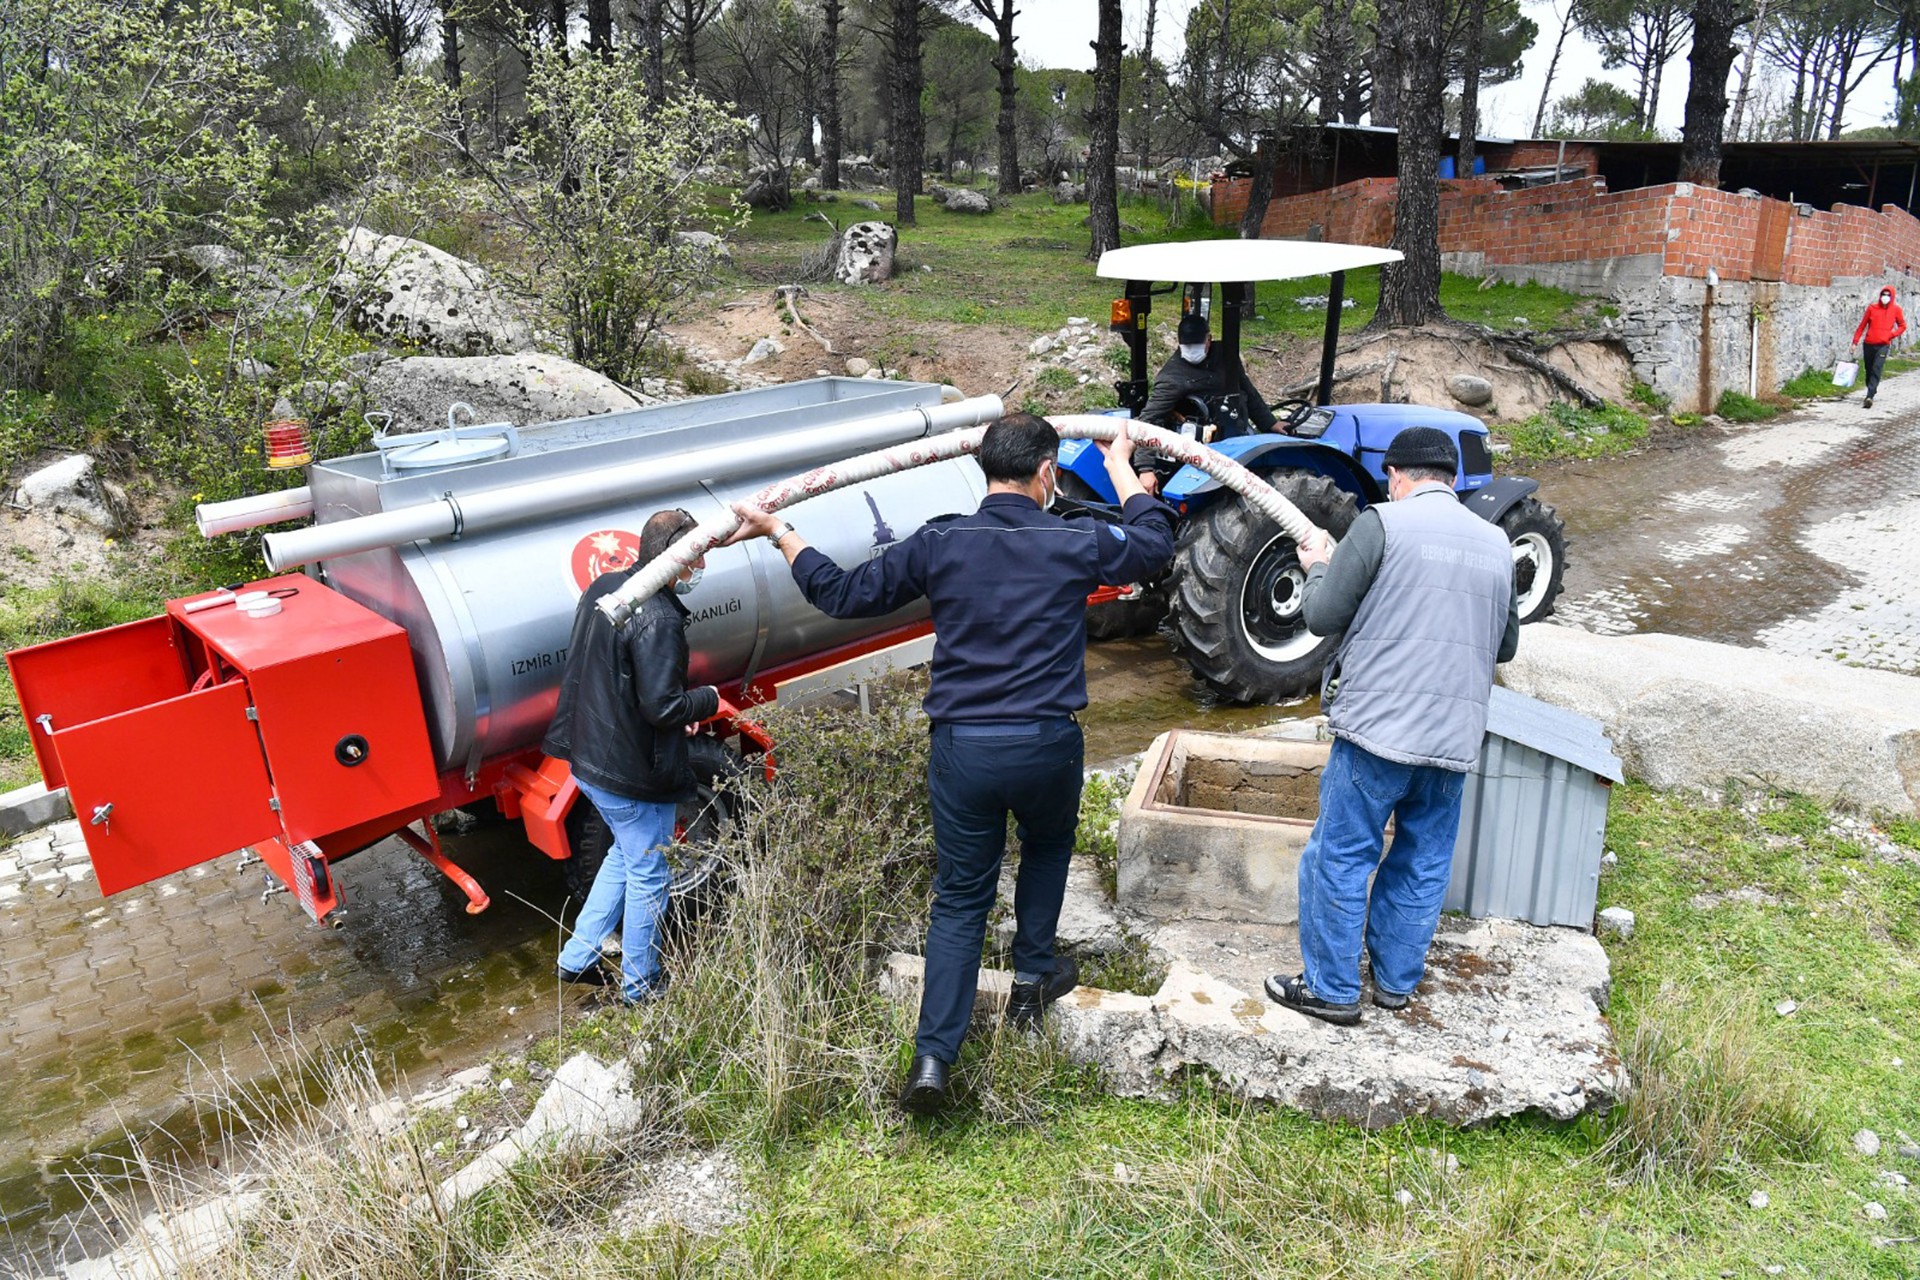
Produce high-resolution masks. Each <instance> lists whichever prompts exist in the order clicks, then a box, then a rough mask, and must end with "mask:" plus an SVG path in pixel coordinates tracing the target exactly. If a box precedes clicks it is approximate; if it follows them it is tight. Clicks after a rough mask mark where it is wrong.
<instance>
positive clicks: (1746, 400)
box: [1713, 391, 1780, 422]
mask: <svg viewBox="0 0 1920 1280" xmlns="http://www.w3.org/2000/svg"><path fill="white" fill-rule="evenodd" d="M1713 411H1714V412H1715V413H1717V414H1719V415H1720V416H1721V417H1723V418H1725V419H1726V420H1727V421H1728V422H1765V421H1766V420H1767V419H1768V418H1771V417H1773V416H1775V415H1776V414H1778V413H1779V412H1780V406H1778V405H1774V404H1768V403H1767V402H1766V401H1764V400H1756V399H1754V398H1753V397H1752V396H1750V395H1747V394H1745V393H1744V392H1740V391H1722V392H1721V393H1720V400H1719V403H1717V404H1715V405H1714V406H1713Z"/></svg>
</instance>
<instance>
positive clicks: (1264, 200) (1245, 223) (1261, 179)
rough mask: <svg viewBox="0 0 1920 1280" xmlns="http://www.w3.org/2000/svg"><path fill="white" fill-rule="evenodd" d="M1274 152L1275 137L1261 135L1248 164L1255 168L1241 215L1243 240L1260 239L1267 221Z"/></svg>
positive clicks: (1274, 161) (1271, 188)
mask: <svg viewBox="0 0 1920 1280" xmlns="http://www.w3.org/2000/svg"><path fill="white" fill-rule="evenodd" d="M1273 152H1274V146H1273V135H1272V134H1270V133H1263V134H1261V135H1260V138H1259V140H1258V141H1257V142H1255V143H1254V147H1253V158H1252V159H1251V160H1249V161H1248V162H1247V163H1249V164H1251V165H1252V166H1253V177H1252V180H1251V181H1250V182H1249V183H1248V184H1247V207H1246V209H1245V211H1243V212H1242V213H1241V215H1240V238H1241V239H1242V240H1258V239H1259V238H1260V228H1261V226H1262V224H1264V223H1265V222H1266V220H1267V206H1268V205H1270V204H1272V203H1273V169H1274V165H1275V164H1276V163H1277V161H1276V160H1275V158H1274V154H1273Z"/></svg>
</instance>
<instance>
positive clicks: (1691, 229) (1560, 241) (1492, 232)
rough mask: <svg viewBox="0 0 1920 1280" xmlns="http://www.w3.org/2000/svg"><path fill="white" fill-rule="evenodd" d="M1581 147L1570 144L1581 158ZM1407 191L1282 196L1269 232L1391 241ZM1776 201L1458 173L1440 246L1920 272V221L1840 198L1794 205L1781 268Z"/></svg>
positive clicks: (1475, 259)
mask: <svg viewBox="0 0 1920 1280" xmlns="http://www.w3.org/2000/svg"><path fill="white" fill-rule="evenodd" d="M1573 151H1574V148H1573V147H1571V146H1569V147H1568V163H1569V165H1571V164H1572V162H1573ZM1589 158H1590V157H1583V160H1584V159H1589ZM1530 162H1531V160H1530ZM1548 163H1551V159H1549V161H1548ZM1248 185H1249V183H1248V181H1247V179H1245V178H1236V179H1226V178H1218V179H1215V182H1214V204H1213V211H1214V221H1215V222H1216V223H1217V224H1221V225H1227V224H1231V223H1234V222H1238V221H1239V219H1240V216H1241V215H1242V214H1243V213H1244V212H1245V211H1246V207H1247V188H1248ZM1397 188H1398V184H1397V183H1396V182H1395V180H1394V179H1392V178H1364V179H1361V180H1360V181H1357V182H1349V183H1346V184H1344V185H1342V186H1338V187H1333V188H1330V189H1328V190H1323V191H1314V192H1308V193H1305V194H1301V195H1294V196H1287V197H1284V198H1280V199H1276V200H1274V201H1272V202H1271V203H1269V204H1268V206H1267V216H1266V220H1265V221H1264V222H1263V223H1262V224H1261V229H1260V230H1261V234H1262V235H1263V236H1266V237H1270V238H1301V237H1314V238H1318V239H1322V240H1334V241H1345V242H1348V243H1355V244H1376V245H1384V244H1386V243H1388V242H1389V241H1390V240H1391V239H1392V238H1393V203H1394V198H1395V193H1396V190H1397ZM1768 203H1773V202H1770V201H1767V200H1766V199H1765V198H1763V197H1754V196H1740V195H1734V194H1731V193H1729V192H1725V191H1715V190H1711V189H1709V188H1705V187H1696V186H1693V185H1692V184H1690V183H1668V184H1665V185H1662V186H1655V187H1639V188H1635V189H1634V190H1631V191H1620V192H1610V191H1608V190H1607V189H1606V184H1605V182H1604V181H1603V180H1601V179H1597V178H1581V179H1578V180H1576V181H1572V182H1562V183H1557V184H1554V185H1551V186H1544V187H1533V188H1529V189H1527V190H1524V191H1504V190H1501V189H1500V187H1499V185H1498V184H1497V183H1495V182H1493V181H1491V180H1489V179H1484V178H1474V179H1466V180H1458V181H1448V182H1442V183H1441V184H1440V252H1441V253H1442V254H1443V255H1447V256H1448V257H1449V258H1450V260H1451V261H1455V262H1462V261H1465V262H1472V263H1475V264H1477V265H1478V267H1479V269H1481V270H1485V271H1488V272H1492V273H1495V274H1498V275H1500V276H1502V277H1504V278H1509V279H1518V278H1536V279H1543V280H1547V281H1549V282H1560V281H1561V280H1562V279H1563V278H1570V275H1571V274H1577V275H1578V276H1579V279H1580V281H1581V282H1594V281H1601V280H1604V279H1607V278H1609V277H1608V276H1607V274H1606V273H1604V272H1595V271H1592V270H1585V269H1584V268H1589V267H1591V266H1593V265H1594V264H1603V263H1607V262H1610V261H1614V260H1619V259H1635V260H1638V261H1643V262H1645V263H1646V264H1647V266H1648V269H1649V270H1651V269H1652V267H1653V265H1654V264H1655V263H1656V262H1657V264H1658V268H1659V270H1658V274H1662V275H1668V276H1682V277H1689V278H1693V279H1701V278H1704V277H1705V276H1706V274H1707V271H1708V270H1709V269H1712V270H1714V271H1715V272H1716V273H1717V274H1718V277H1719V278H1720V279H1722V280H1725V281H1729V282H1733V281H1745V280H1750V279H1753V278H1755V266H1756V263H1757V262H1758V264H1759V265H1760V267H1761V270H1760V275H1761V277H1762V278H1767V279H1772V278H1775V277H1776V276H1777V277H1778V278H1779V279H1781V280H1783V281H1785V282H1786V283H1789V284H1798V285H1815V286H1826V285H1830V284H1832V283H1833V282H1834V281H1835V280H1836V279H1852V278H1859V277H1872V276H1879V275H1920V219H1915V218H1914V217H1913V216H1912V215H1911V214H1908V213H1907V212H1905V211H1904V210H1901V209H1898V208H1895V207H1894V206H1892V205H1888V206H1886V207H1884V208H1882V209H1879V210H1873V209H1866V208H1862V207H1859V206H1855V205H1836V206H1835V207H1834V208H1833V209H1832V210H1831V211H1829V212H1824V213H1822V212H1814V211H1809V210H1805V209H1803V208H1800V207H1795V206H1784V207H1785V208H1786V209H1787V210H1790V211H1791V216H1789V217H1788V218H1787V223H1788V226H1787V235H1786V243H1785V253H1784V258H1783V261H1782V262H1780V263H1773V264H1769V263H1767V262H1766V261H1765V258H1766V255H1765V254H1761V253H1757V246H1758V245H1760V244H1761V243H1762V240H1763V234H1762V233H1763V221H1764V219H1765V217H1766V216H1767V215H1765V213H1764V212H1763V208H1762V206H1763V205H1765V204H1768ZM1776 216H1777V215H1776ZM1568 287H1583V286H1582V283H1570V284H1569V285H1568ZM1594 287H1597V286H1594Z"/></svg>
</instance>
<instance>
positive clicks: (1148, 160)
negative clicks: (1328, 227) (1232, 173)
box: [1140, 0, 1900, 180]
mask: <svg viewBox="0 0 1920 1280" xmlns="http://www.w3.org/2000/svg"><path fill="white" fill-rule="evenodd" d="M1158 7H1159V6H1158V4H1156V3H1155V0H1147V34H1146V43H1144V44H1143V45H1141V46H1140V177H1141V178H1142V180H1144V179H1145V178H1146V176H1147V174H1149V173H1151V172H1153V19H1154V11H1155V10H1156V9H1157V8H1158ZM1893 81H1894V83H1895V84H1898V83H1900V77H1899V75H1898V74H1897V73H1896V74H1895V75H1894V77H1893Z"/></svg>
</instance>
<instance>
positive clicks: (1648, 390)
mask: <svg viewBox="0 0 1920 1280" xmlns="http://www.w3.org/2000/svg"><path fill="white" fill-rule="evenodd" d="M1627 398H1628V399H1629V400H1631V401H1633V402H1634V403H1635V404H1637V405H1640V406H1642V407H1643V408H1646V409H1649V410H1651V411H1652V412H1654V413H1665V412H1666V411H1667V410H1668V409H1669V408H1671V407H1672V405H1673V397H1672V396H1670V395H1667V394H1665V393H1664V392H1660V391H1656V390H1654V389H1653V388H1652V387H1650V386H1648V385H1647V384H1646V383H1644V382H1642V381H1640V380H1639V379H1638V378H1635V379H1634V382H1633V386H1632V388H1630V389H1629V390H1628V392H1627Z"/></svg>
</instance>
